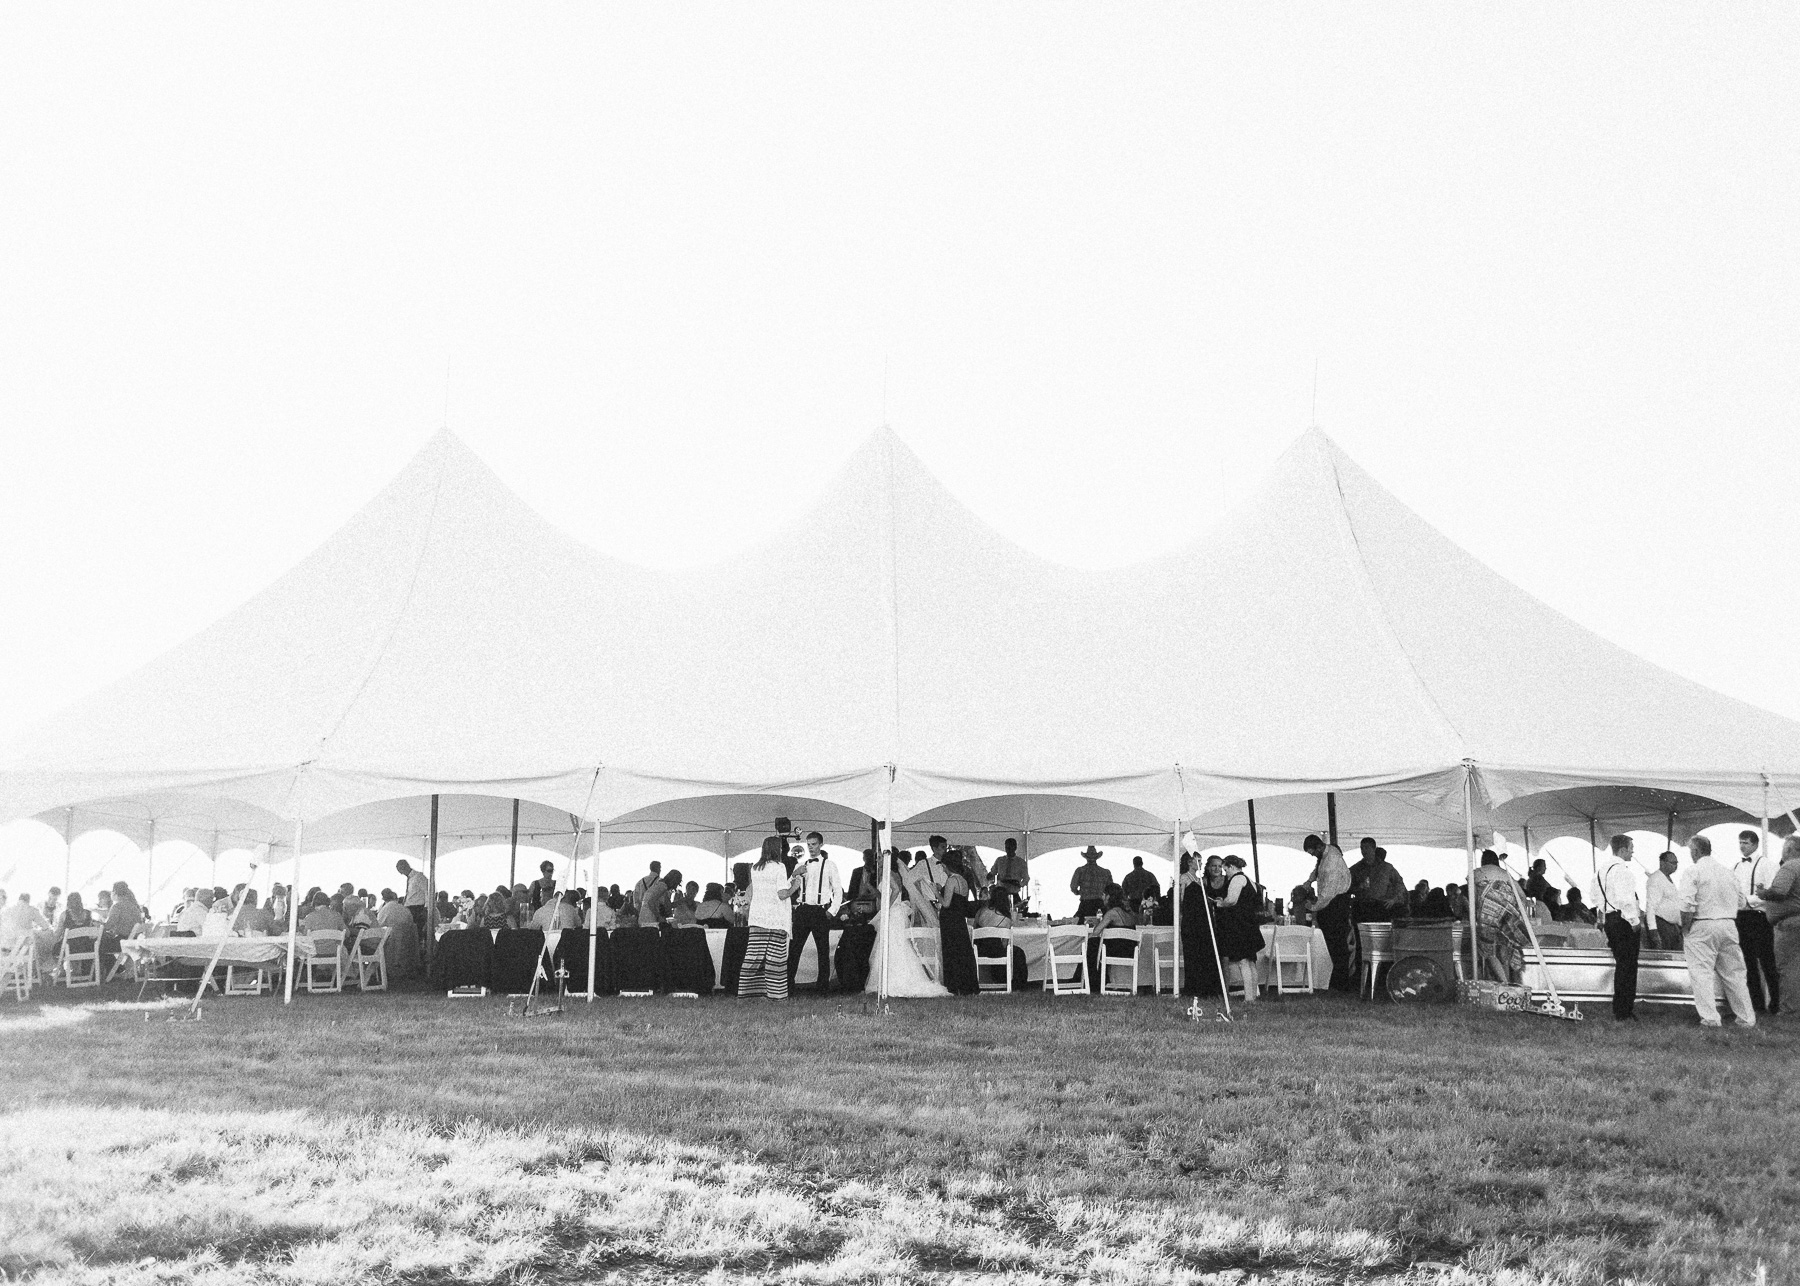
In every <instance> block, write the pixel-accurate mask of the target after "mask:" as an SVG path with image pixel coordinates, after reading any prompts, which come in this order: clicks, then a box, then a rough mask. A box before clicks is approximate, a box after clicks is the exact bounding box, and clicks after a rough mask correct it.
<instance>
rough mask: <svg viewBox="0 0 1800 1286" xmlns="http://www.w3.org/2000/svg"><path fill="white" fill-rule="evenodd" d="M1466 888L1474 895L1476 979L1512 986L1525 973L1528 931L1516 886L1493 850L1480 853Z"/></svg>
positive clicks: (1486, 849)
mask: <svg viewBox="0 0 1800 1286" xmlns="http://www.w3.org/2000/svg"><path fill="white" fill-rule="evenodd" d="M1469 888H1470V889H1471V890H1472V891H1473V892H1474V895H1475V950H1476V956H1477V958H1478V961H1479V963H1478V965H1477V967H1476V971H1475V972H1476V976H1477V977H1480V976H1481V974H1482V973H1484V972H1485V973H1486V974H1487V976H1488V977H1489V978H1490V979H1492V980H1493V981H1494V982H1500V983H1505V984H1507V985H1509V986H1510V985H1512V984H1515V983H1517V982H1518V981H1519V976H1520V975H1521V974H1522V973H1523V972H1524V971H1525V944H1526V943H1527V942H1529V941H1530V940H1531V938H1530V933H1531V931H1530V930H1529V929H1528V928H1527V927H1526V925H1525V916H1524V914H1523V913H1522V912H1521V911H1520V909H1519V897H1518V886H1517V885H1515V884H1514V883H1513V882H1512V880H1511V879H1510V878H1509V877H1508V876H1507V874H1506V870H1505V868H1503V867H1502V866H1501V865H1500V855H1499V854H1498V853H1496V852H1494V850H1493V849H1491V848H1484V849H1482V850H1481V865H1480V866H1478V867H1477V868H1475V878H1474V880H1473V881H1472V882H1471V883H1470V885H1469Z"/></svg>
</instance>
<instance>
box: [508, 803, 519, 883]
mask: <svg viewBox="0 0 1800 1286" xmlns="http://www.w3.org/2000/svg"><path fill="white" fill-rule="evenodd" d="M518 882H519V801H518V800H516V799H515V800H513V824H512V860H511V861H510V862H508V863H507V866H506V891H507V892H508V893H511V892H512V888H513V885H515V884H517V883H518Z"/></svg>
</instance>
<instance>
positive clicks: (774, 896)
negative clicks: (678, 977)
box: [738, 835, 794, 1000]
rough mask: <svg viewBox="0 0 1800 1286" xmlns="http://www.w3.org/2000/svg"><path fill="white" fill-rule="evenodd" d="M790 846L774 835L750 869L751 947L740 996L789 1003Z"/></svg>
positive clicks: (740, 977) (741, 972)
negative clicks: (788, 866)
mask: <svg viewBox="0 0 1800 1286" xmlns="http://www.w3.org/2000/svg"><path fill="white" fill-rule="evenodd" d="M786 855H787V845H786V844H785V843H783V842H782V840H781V839H780V838H779V837H777V836H774V835H771V836H769V837H768V838H767V839H765V840H764V841H763V842H762V855H761V856H760V857H759V858H757V861H756V865H755V866H753V867H751V868H750V915H749V921H750V945H749V947H748V948H747V949H746V950H745V952H744V963H743V965H742V966H741V967H740V968H739V970H738V995H740V996H767V997H768V998H769V999H770V1000H786V999H787V995H788V971H787V959H788V931H789V930H790V929H791V928H792V927H793V922H794V916H793V909H792V908H791V907H790V906H789V904H788V900H789V899H790V898H791V897H792V896H793V890H792V889H791V888H790V887H789V883H790V882H789V879H788V872H787V865H786V863H785V862H784V860H783V859H784V858H785V857H786Z"/></svg>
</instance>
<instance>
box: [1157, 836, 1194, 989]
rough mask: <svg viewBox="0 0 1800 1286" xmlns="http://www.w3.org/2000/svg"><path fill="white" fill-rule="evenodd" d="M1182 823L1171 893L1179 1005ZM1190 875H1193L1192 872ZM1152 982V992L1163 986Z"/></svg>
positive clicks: (1175, 851)
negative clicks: (1173, 909)
mask: <svg viewBox="0 0 1800 1286" xmlns="http://www.w3.org/2000/svg"><path fill="white" fill-rule="evenodd" d="M1181 822H1182V819H1181V818H1179V817H1177V818H1176V819H1175V847H1174V853H1175V887H1174V889H1173V890H1171V892H1170V896H1171V897H1173V898H1174V899H1175V916H1174V919H1173V921H1172V923H1173V924H1174V928H1175V941H1174V944H1173V945H1174V950H1173V951H1172V952H1171V953H1170V954H1171V955H1173V956H1174V957H1175V988H1174V990H1175V1000H1176V1003H1178V1004H1179V1003H1180V1001H1181ZM1188 874H1190V875H1191V874H1193V872H1192V870H1190V871H1189V872H1188ZM1150 982H1151V988H1152V990H1154V989H1156V988H1158V987H1161V986H1162V979H1161V978H1152V979H1151V980H1150Z"/></svg>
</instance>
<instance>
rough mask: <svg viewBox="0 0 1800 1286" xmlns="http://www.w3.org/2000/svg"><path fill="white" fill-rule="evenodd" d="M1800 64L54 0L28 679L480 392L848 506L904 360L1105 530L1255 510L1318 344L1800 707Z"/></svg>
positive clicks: (1577, 570)
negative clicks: (839, 477)
mask: <svg viewBox="0 0 1800 1286" xmlns="http://www.w3.org/2000/svg"><path fill="white" fill-rule="evenodd" d="M1796 67H1800V9H1796V8H1794V7H1791V6H1781V5H1772V4H1770V5H1754V4H1745V5H1736V6H1729V7H1726V6H1718V7H1705V8H1702V7H1695V6H1657V5H1642V4H1633V5H1629V6H1611V5H1583V6H1549V5H1506V6H1500V5H1488V6H1442V5H1382V6H1355V7H1347V6H1337V5H1333V6H1301V5H1258V6H1247V5H1246V6H1200V5H1181V6H1169V5H1154V4H1140V5H1134V6H1117V5H1114V6H1092V5H1078V6H1077V5H1053V4H1041V3H1034V4H1030V5H1016V6H1015V5H958V6H943V5H927V4H910V5H905V6H899V5H894V6H882V7H878V6H868V5H818V6H791V5H787V6H784V5H757V6H736V5H734V6H728V7H717V8H715V7H708V6H694V5H662V4H656V5H625V4H611V5H605V6H576V5H538V6H533V7H529V8H526V7H511V6H500V5H490V6H480V7H475V6H459V5H445V4H431V5H420V6H408V5H399V4H394V5H379V6H369V5H354V6H342V7H337V6H331V5H323V4H309V5H305V6H291V7H286V8H282V7H275V6H267V5H244V6H236V5H205V6H183V5H158V4H145V5H124V4H118V5H106V4H95V5H84V6H49V5H39V6H24V5H14V6H8V7H6V8H4V9H0V300H3V301H4V305H3V306H0V503H3V509H0V512H3V513H4V516H5V522H6V534H5V535H6V538H5V540H4V542H0V602H3V603H4V604H5V607H6V613H5V620H6V627H5V629H4V630H0V736H4V735H6V734H8V733H11V732H12V731H14V730H15V729H17V728H18V727H19V726H20V725H21V724H22V723H24V722H26V721H29V720H32V719H36V718H38V717H41V716H44V715H47V714H49V713H51V712H53V711H54V710H55V709H57V708H58V707H60V706H61V705H63V704H65V703H67V702H69V701H70V700H73V699H74V698H76V697H78V696H80V695H82V694H83V693H85V692H87V691H89V690H91V689H93V688H95V687H97V686H99V685H101V684H103V683H105V682H108V681H110V680H111V679H113V678H115V677H118V676H119V675H121V674H124V673H126V672H127V671H129V670H131V669H132V668H133V667H135V666H137V665H139V664H141V663H142V662H144V661H146V660H148V659H149V658H151V657H152V656H154V655H156V654H157V653H158V652H160V651H161V650H163V649H165V648H167V647H169V646H171V645H173V644H175V643H177V642H179V641H180V640H181V639H183V638H184V637H186V636H187V635H189V634H191V633H192V632H194V631H195V630H197V629H199V628H200V627H202V626H203V625H205V624H207V623H208V622H210V621H211V620H213V619H215V618H216V617H218V616H219V615H221V614H223V613H225V612H227V611H229V610H230V609H231V608H232V607H234V606H235V605H236V604H238V603H239V602H241V601H242V600H244V599H245V598H246V597H248V596H249V595H250V594H252V593H253V592H255V591H256V590H257V589H259V588H260V587H261V586H263V585H264V584H266V583H267V582H269V581H270V580H272V579H273V578H275V577H276V576H278V575H279V574H281V573H282V572H283V571H284V570H286V569H287V568H288V567H290V566H291V565H292V564H294V563H295V562H296V561H298V560H299V559H300V558H301V557H302V556H303V555H305V554H306V553H307V552H308V551H309V550H310V549H311V548H313V547H314V546H315V545H317V544H318V543H319V542H320V541H321V540H323V539H324V538H325V537H326V536H327V535H329V534H330V533H331V532H332V531H333V530H334V529H335V528H336V527H337V526H338V525H340V524H341V523H342V522H343V521H344V520H345V519H346V518H347V517H348V516H349V515H350V514H351V513H352V512H354V511H355V509H356V508H357V507H358V506H360V505H361V504H362V503H364V502H365V501H366V500H368V499H369V498H370V497H371V496H372V495H373V494H374V493H375V492H376V491H377V490H378V489H379V488H380V487H381V486H382V485H383V484H384V483H385V482H386V481H387V480H388V478H389V477H390V476H391V475H392V474H393V473H395V472H396V471H397V470H398V469H400V468H401V467H402V465H403V464H404V463H405V462H406V460H407V459H408V457H409V456H410V455H411V454H412V453H413V452H414V451H415V450H417V449H418V448H419V446H420V445H421V444H422V443H423V442H424V441H425V439H426V438H427V437H428V436H429V434H430V433H431V432H432V431H433V430H434V429H436V428H437V427H438V425H439V424H440V422H442V421H443V420H444V418H445V415H446V407H447V413H448V421H449V424H450V426H451V428H453V429H454V430H455V431H456V432H457V433H459V434H460V435H462V437H463V438H464V439H465V440H466V441H467V442H468V443H469V444H470V445H471V446H472V447H473V448H474V449H475V450H476V451H477V452H478V453H479V454H480V455H481V456H482V457H484V458H485V459H486V460H487V461H488V462H489V463H490V464H492V465H493V466H494V468H495V469H496V470H497V471H498V472H499V473H500V474H501V476H502V477H503V478H505V479H506V480H507V482H508V483H510V484H511V485H512V486H513V487H515V488H516V489H517V490H518V491H520V492H521V493H522V494H523V495H524V496H525V497H526V498H527V499H528V500H529V501H530V502H531V503H532V504H533V505H535V506H536V507H537V508H538V509H539V510H540V511H542V512H543V513H545V514H546V515H547V516H549V517H550V518H551V519H552V520H553V521H555V522H556V523H558V524H560V525H561V526H562V527H564V528H565V529H567V530H568V531H570V532H572V533H574V534H575V535H576V536H578V537H580V538H582V539H583V540H586V541H587V542H589V543H591V544H593V545H594V546H596V547H599V548H602V549H605V550H607V551H610V552H613V553H615V554H619V555H622V556H624V557H628V558H632V559H635V560H638V561H644V562H651V563H657V564H675V563H694V562H700V561H706V560H709V559H712V558H716V557H719V556H721V555H723V554H724V553H726V552H727V551H729V550H732V549H735V548H737V547H740V546H742V545H743V544H745V543H747V542H749V541H752V540H755V539H756V538H757V537H758V536H760V535H761V534H764V533H766V532H768V531H769V530H770V529H772V528H773V527H774V526H775V525H777V524H779V523H780V522H782V521H783V520H784V519H785V518H786V517H788V516H791V515H792V514H794V513H795V512H797V510H798V509H799V508H800V507H801V506H803V505H804V504H806V503H807V501H808V500H809V498H810V497H811V495H812V494H813V493H814V492H815V491H816V489H817V488H819V487H820V486H821V484H822V483H823V482H824V481H825V479H826V478H827V477H828V476H829V475H830V473H831V472H832V471H833V470H835V469H836V468H837V467H838V466H839V464H840V463H841V462H842V461H843V459H844V458H845V457H846V456H847V455H848V454H849V453H850V451H851V450H852V449H853V448H854V446H855V445H856V443H857V442H858V441H859V440H860V439H861V438H862V436H863V435H864V434H866V433H867V432H868V431H869V430H870V429H871V428H872V427H874V426H875V425H876V424H877V423H878V422H880V421H881V419H882V417H883V415H884V391H883V390H884V385H885V390H886V391H885V415H886V418H887V419H888V420H889V421H890V422H891V423H892V424H893V425H894V427H895V428H896V429H897V430H898V431H899V432H900V434H901V435H902V436H903V437H904V438H905V439H906V440H907V441H908V442H909V443H910V444H911V445H912V446H913V448H914V449H915V450H916V451H918V452H919V454H920V455H921V456H923V458H924V459H925V461H926V462H927V464H928V465H929V466H930V467H932V468H933V469H934V470H935V471H937V472H938V473H939V475H940V476H941V477H942V478H943V479H944V481H945V482H946V484H947V485H948V486H949V487H950V489H951V490H952V491H953V492H955V493H956V494H957V495H959V496H960V497H961V498H962V499H963V500H965V501H966V502H967V503H968V504H969V505H971V506H972V507H973V508H974V509H975V510H976V511H978V512H979V513H980V514H981V515H982V516H983V517H985V518H986V519H987V520H988V521H990V522H991V523H992V524H993V525H994V526H996V527H997V528H999V529H1000V530H1001V531H1002V532H1004V533H1005V534H1007V535H1008V536H1010V537H1012V538H1013V539H1014V540H1016V541H1018V542H1019V543H1021V544H1023V545H1025V546H1027V547H1029V548H1030V549H1033V550H1035V551H1038V552H1040V553H1042V554H1044V555H1046V556H1048V557H1051V558H1055V559H1059V560H1062V561H1066V562H1070V563H1078V564H1083V565H1099V564H1109V563H1119V562H1126V561H1131V560H1134V559H1137V558H1141V557H1144V556H1146V555H1149V554H1152V553H1155V552H1158V551H1161V550H1164V549H1167V548H1169V547H1171V546H1174V545H1177V544H1179V543H1181V542H1183V541H1186V540H1188V539H1190V538H1191V537H1192V536H1194V535H1195V534H1196V533H1197V532H1199V531H1200V530H1201V529H1202V528H1203V527H1204V526H1205V525H1207V524H1208V523H1210V522H1212V521H1214V520H1215V519H1216V517H1217V516H1218V514H1219V512H1220V511H1221V509H1222V508H1225V507H1227V506H1228V505H1229V504H1230V502H1231V501H1232V500H1233V499H1234V498H1235V497H1237V496H1239V495H1241V494H1242V493H1243V491H1244V490H1245V488H1246V487H1248V486H1249V485H1250V484H1252V483H1253V482H1254V480H1255V479H1256V478H1257V476H1258V475H1259V473H1260V472H1261V470H1262V469H1264V468H1265V467H1266V466H1267V464H1268V463H1269V462H1270V461H1272V460H1273V459H1274V457H1275V456H1276V455H1277V454H1279V452H1280V451H1281V450H1282V449H1283V447H1285V445H1286V444H1287V443H1288V442H1289V441H1290V440H1291V439H1292V438H1293V437H1294V436H1295V435H1296V434H1298V433H1299V432H1301V431H1302V430H1304V429H1305V428H1306V426H1307V424H1308V422H1309V420H1310V417H1311V409H1310V403H1311V398H1312V384H1313V371H1314V364H1315V362H1316V363H1317V367H1318V372H1319V375H1318V383H1319V391H1318V413H1317V414H1318V421H1319V423H1320V424H1321V425H1322V426H1323V427H1324V428H1325V429H1326V431H1327V432H1329V433H1331V434H1332V435H1333V436H1334V437H1335V438H1336V439H1337V440H1338V441H1339V442H1340V443H1341V444H1342V445H1343V446H1344V447H1345V448H1346V449H1347V450H1348V451H1349V452H1350V454H1351V455H1352V456H1353V457H1355V458H1356V459H1357V460H1358V461H1360V462H1361V463H1362V464H1363V465H1364V466H1365V467H1366V468H1368V469H1369V470H1370V471H1371V472H1372V473H1374V475H1375V476H1376V477H1378V478H1379V479H1381V480H1382V481H1383V482H1384V483H1385V484H1386V485H1387V486H1388V487H1389V488H1390V489H1392V490H1393V491H1394V492H1395V493H1397V494H1398V495H1399V496H1400V498H1401V499H1402V500H1403V501H1405V502H1406V503H1407V504H1409V505H1411V506H1412V507H1413V508H1415V509H1416V510H1418V511H1419V512H1420V513H1422V514H1423V515H1424V516H1425V517H1426V518H1427V519H1428V520H1429V521H1431V522H1432V523H1434V524H1436V525H1437V526H1438V527H1439V528H1440V529H1442V530H1443V531H1445V532H1446V533H1448V534H1449V535H1450V536H1451V537H1452V538H1454V539H1455V540H1457V541H1458V542H1460V543H1461V544H1462V545H1464V546H1465V547H1466V548H1468V549H1470V550H1471V551H1473V552H1474V553H1475V554H1476V555H1478V556H1479V557H1481V558H1482V559H1484V560H1486V561H1487V562H1488V563H1490V564H1491V565H1493V566H1494V567H1496V568H1497V569H1498V570H1499V571H1501V572H1502V573H1503V574H1505V575H1506V576H1508V577H1510V578H1512V579H1513V580H1515V581H1516V582H1518V583H1519V584H1521V585H1523V586H1525V587H1526V588H1527V589H1529V590H1530V591H1532V592H1533V593H1535V594H1537V595H1538V596H1539V597H1541V598H1543V599H1544V600H1545V601H1547V602H1548V603H1550V604H1552V605H1553V606H1555V607H1557V608H1559V609H1561V610H1562V611H1564V612H1566V613H1568V614H1569V615H1571V616H1573V617H1574V618H1575V619H1577V620H1579V621H1581V622H1582V623H1584V624H1585V625H1587V626H1589V627H1591V628H1593V629H1595V630H1597V631H1599V632H1600V633H1602V634H1604V635H1606V636H1607V637H1608V638H1611V639H1613V640H1615V641H1617V642H1619V643H1622V644H1624V645H1625V646H1627V647H1629V648H1631V649H1633V650H1635V651H1637V652H1640V653H1642V654H1643V655H1645V656H1648V657H1650V658H1651V659H1653V660H1655V661H1658V662H1660V663H1662V664H1664V665H1667V666H1669V667H1670V668H1672V669H1674V670H1677V671H1679V672H1681V673H1683V674H1686V675H1688V676H1691V677H1693V678H1695V679H1698V680H1700V681H1702V682H1705V683H1707V684H1710V685H1711V686H1713V687H1715V688H1718V689H1720V690H1723V691H1725V692H1728V693H1731V694H1733V695H1735V696H1739V697H1743V698H1746V699H1748V700H1750V701H1753V702H1756V703H1758V704H1761V705H1764V706H1767V707H1769V708H1771V709H1774V710H1778V711H1781V712H1783V713H1786V714H1789V715H1793V716H1797V717H1800V673H1797V672H1796V667H1795V664H1794V660H1795V648H1794V646H1793V642H1792V640H1793V638H1794V636H1795V634H1796V630H1797V627H1800V605H1797V603H1796V597H1795V593H1794V591H1793V589H1792V588H1790V582H1791V580H1792V576H1793V568H1794V566H1795V564H1796V555H1797V554H1800V549H1797V548H1796V538H1795V523H1794V513H1795V510H1794V499H1793V490H1792V481H1791V480H1792V479H1793V478H1794V477H1795V476H1796V467H1797V466H1800V433H1797V432H1796V430H1800V75H1797V74H1796V72H1795V68H1796ZM446 373H447V378H446ZM1277 590H1278V587H1274V586H1272V587H1271V592H1277ZM1146 628H1154V625H1153V624H1146Z"/></svg>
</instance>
